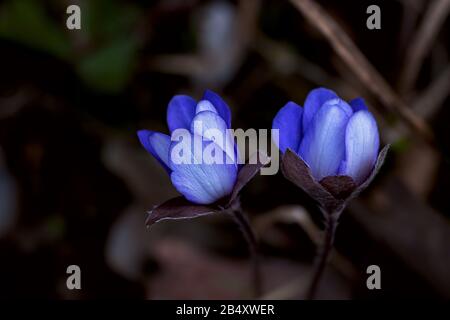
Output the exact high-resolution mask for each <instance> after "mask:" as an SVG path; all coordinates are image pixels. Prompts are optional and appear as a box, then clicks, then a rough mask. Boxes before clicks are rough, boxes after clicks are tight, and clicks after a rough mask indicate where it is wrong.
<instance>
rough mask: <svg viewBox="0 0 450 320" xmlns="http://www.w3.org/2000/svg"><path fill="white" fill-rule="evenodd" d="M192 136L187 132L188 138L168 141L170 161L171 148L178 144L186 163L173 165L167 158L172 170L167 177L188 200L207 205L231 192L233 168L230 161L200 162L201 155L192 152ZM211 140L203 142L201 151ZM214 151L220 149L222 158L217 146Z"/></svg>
mask: <svg viewBox="0 0 450 320" xmlns="http://www.w3.org/2000/svg"><path fill="white" fill-rule="evenodd" d="M194 137H195V135H193V134H191V135H190V141H189V139H183V140H182V141H179V142H172V144H171V149H170V150H171V151H170V155H171V157H170V160H172V159H173V157H172V150H173V148H174V147H175V146H178V147H177V148H180V147H181V148H182V149H183V152H187V153H188V154H189V157H190V163H180V164H176V163H174V162H173V161H171V163H170V166H171V168H172V170H173V171H172V174H171V175H170V178H171V180H172V184H173V185H174V186H175V188H176V189H177V190H178V191H179V192H180V193H181V194H182V195H184V196H185V198H186V199H188V200H189V201H191V202H194V203H197V204H211V203H214V202H216V201H217V200H219V199H221V198H223V197H225V196H227V195H230V194H231V192H232V191H233V187H234V184H235V182H236V178H237V167H236V166H235V165H234V164H225V160H224V163H223V164H216V163H212V164H207V163H203V161H202V159H201V158H202V155H201V154H197V153H196V152H194V148H193V145H194ZM197 138H198V136H197ZM200 139H201V137H200ZM212 143H213V142H204V143H203V148H202V151H204V148H205V147H206V146H207V145H209V144H212ZM178 144H182V145H181V146H180V145H178ZM216 151H217V152H221V154H220V156H221V157H222V158H223V159H225V158H226V155H225V153H223V151H222V150H221V149H220V148H217V149H216Z"/></svg>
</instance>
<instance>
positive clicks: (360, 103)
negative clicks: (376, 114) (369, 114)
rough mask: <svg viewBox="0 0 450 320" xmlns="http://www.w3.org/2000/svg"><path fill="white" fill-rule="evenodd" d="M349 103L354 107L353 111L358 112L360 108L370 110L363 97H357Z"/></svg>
mask: <svg viewBox="0 0 450 320" xmlns="http://www.w3.org/2000/svg"><path fill="white" fill-rule="evenodd" d="M348 104H349V105H350V106H351V107H352V109H353V112H358V111H360V110H366V111H368V110H369V109H368V108H367V105H366V102H365V101H364V99H363V98H355V99H353V100H351V101H350V102H349V103H348Z"/></svg>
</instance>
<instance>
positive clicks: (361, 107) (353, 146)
mask: <svg viewBox="0 0 450 320" xmlns="http://www.w3.org/2000/svg"><path fill="white" fill-rule="evenodd" d="M272 127H273V129H278V130H279V144H278V147H279V149H280V151H281V153H282V154H283V158H282V163H281V169H282V171H283V174H284V175H285V177H286V178H287V179H289V180H290V181H292V182H293V183H295V184H296V185H297V186H299V187H300V188H302V189H303V190H304V191H306V192H307V193H308V194H309V195H310V196H311V197H312V198H314V199H315V200H316V201H317V202H318V203H319V204H320V208H321V209H322V213H323V214H324V222H325V228H326V230H325V242H324V244H323V249H322V250H321V251H320V255H319V259H318V260H317V261H318V264H317V268H316V271H315V272H314V276H313V280H312V282H311V286H310V288H309V290H308V297H309V298H313V297H314V294H315V291H316V289H317V286H318V283H319V280H320V277H321V275H322V273H323V269H324V266H325V264H326V260H327V257H328V255H329V252H330V250H331V248H332V246H333V239H334V233H335V230H336V226H337V221H338V219H339V216H340V214H341V213H342V211H343V210H344V209H345V207H346V205H347V203H348V202H349V201H350V200H351V199H352V198H354V197H355V196H357V195H358V194H359V193H360V192H361V191H362V190H364V189H365V188H366V187H367V186H368V185H369V183H370V182H371V181H372V179H373V178H374V177H375V175H376V173H377V172H378V170H379V169H380V167H381V165H382V163H383V161H384V158H385V155H386V152H387V150H388V147H389V146H386V147H385V148H384V149H383V150H382V151H381V152H380V153H378V150H379V135H378V128H377V124H376V121H375V119H374V117H373V116H372V114H371V113H370V112H369V110H368V109H367V106H366V104H365V102H364V100H363V99H361V98H357V99H354V100H351V101H350V102H348V103H347V102H345V101H344V100H342V99H341V98H339V97H338V96H337V94H336V93H335V92H333V91H331V90H328V89H325V88H318V89H315V90H312V91H311V92H310V93H309V94H308V96H307V97H306V100H305V103H304V106H303V108H302V107H300V106H299V105H297V104H295V103H294V102H288V103H287V104H286V105H285V106H284V107H283V108H281V109H280V111H279V112H278V114H277V115H276V116H275V118H274V120H273V124H272Z"/></svg>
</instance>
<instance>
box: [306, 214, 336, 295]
mask: <svg viewBox="0 0 450 320" xmlns="http://www.w3.org/2000/svg"><path fill="white" fill-rule="evenodd" d="M340 212H341V211H339V212H333V213H332V214H329V213H326V212H325V214H324V216H325V239H324V243H323V245H322V248H321V249H320V251H319V254H318V257H317V264H316V268H315V270H314V275H313V278H312V281H311V284H310V286H309V289H308V292H307V295H306V298H307V299H308V300H312V299H314V297H315V295H316V292H317V288H318V286H319V283H320V279H321V278H322V275H323V271H324V269H325V266H326V264H327V261H328V257H329V255H330V252H331V249H332V248H333V243H334V235H335V233H336V227H337V225H338V217H339V216H340Z"/></svg>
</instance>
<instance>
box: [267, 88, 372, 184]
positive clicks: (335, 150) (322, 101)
mask: <svg viewBox="0 0 450 320" xmlns="http://www.w3.org/2000/svg"><path fill="white" fill-rule="evenodd" d="M272 127H273V129H279V138H280V139H279V149H280V150H281V152H282V153H283V154H284V153H285V152H286V150H287V149H290V150H291V151H293V152H294V153H296V154H297V155H298V156H299V157H300V158H301V159H302V160H303V161H304V162H305V163H306V164H307V166H308V167H309V169H310V171H311V174H312V176H313V178H314V179H315V180H316V181H322V180H323V179H324V178H326V177H330V176H348V177H350V178H352V180H353V182H354V183H355V185H360V184H362V183H363V182H364V181H365V180H366V179H367V178H368V177H369V175H370V173H371V172H372V170H373V169H374V166H375V163H376V161H377V157H378V150H379V135H378V128H377V124H376V121H375V119H374V117H373V115H372V114H371V113H370V112H369V111H368V109H367V106H366V105H365V103H364V100H363V99H361V98H357V99H354V100H351V101H350V102H348V103H347V102H345V101H344V100H342V99H341V98H339V97H338V96H337V94H336V93H335V92H333V91H331V90H329V89H325V88H318V89H315V90H312V91H311V92H310V93H309V94H308V96H307V98H306V100H305V103H304V107H303V108H302V107H301V106H299V105H297V104H296V103H294V102H288V103H287V104H286V105H285V106H284V107H283V108H281V109H280V111H279V112H278V113H277V115H276V116H275V118H274V120H273V125H272Z"/></svg>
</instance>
